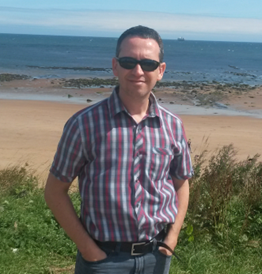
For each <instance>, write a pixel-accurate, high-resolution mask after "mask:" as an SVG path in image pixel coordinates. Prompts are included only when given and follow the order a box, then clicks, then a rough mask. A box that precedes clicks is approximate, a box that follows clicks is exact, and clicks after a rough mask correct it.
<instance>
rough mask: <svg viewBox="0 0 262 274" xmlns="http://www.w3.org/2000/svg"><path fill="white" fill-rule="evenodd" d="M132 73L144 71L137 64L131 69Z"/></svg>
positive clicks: (139, 73)
mask: <svg viewBox="0 0 262 274" xmlns="http://www.w3.org/2000/svg"><path fill="white" fill-rule="evenodd" d="M132 73H133V74H136V75H142V74H144V71H143V70H142V68H141V66H140V65H139V64H137V65H136V66H135V67H134V68H133V70H132Z"/></svg>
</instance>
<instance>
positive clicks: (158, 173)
mask: <svg viewBox="0 0 262 274" xmlns="http://www.w3.org/2000/svg"><path fill="white" fill-rule="evenodd" d="M172 158H173V153H172V150H171V149H169V148H166V147H152V149H151V157H150V171H149V172H150V174H151V178H152V179H153V180H163V179H165V178H166V179H167V178H168V174H169V169H170V163H171V161H172Z"/></svg>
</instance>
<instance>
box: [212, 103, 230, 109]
mask: <svg viewBox="0 0 262 274" xmlns="http://www.w3.org/2000/svg"><path fill="white" fill-rule="evenodd" d="M214 106H216V107H218V108H228V106H227V105H224V104H222V103H219V102H215V103H214Z"/></svg>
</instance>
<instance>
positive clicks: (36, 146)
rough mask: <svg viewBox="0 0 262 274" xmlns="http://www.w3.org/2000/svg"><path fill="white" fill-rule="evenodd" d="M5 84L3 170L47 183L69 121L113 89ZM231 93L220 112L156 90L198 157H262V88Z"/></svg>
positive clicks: (0, 127)
mask: <svg viewBox="0 0 262 274" xmlns="http://www.w3.org/2000/svg"><path fill="white" fill-rule="evenodd" d="M0 84H1V85H0V117H1V119H0V155H1V157H0V168H1V169H3V168H6V167H8V166H13V165H19V166H22V165H25V164H28V165H29V168H30V169H32V170H35V172H36V174H37V175H38V176H39V177H40V178H41V179H42V180H43V181H44V180H45V178H46V176H47V174H48V170H49V167H50V164H51V162H52V159H53V156H54V153H55V150H56V146H57V143H58V141H59V138H60V136H61V132H62V129H63V126H64V124H65V122H66V120H67V119H68V118H69V117H70V116H71V115H72V114H73V113H75V112H76V111H78V110H80V109H82V108H84V107H86V106H88V105H90V104H93V103H95V102H97V101H99V100H102V99H104V98H106V97H108V96H109V95H110V93H111V90H112V89H111V88H86V89H76V88H62V87H61V86H60V85H59V84H58V81H54V80H48V79H42V80H35V81H32V80H19V81H11V82H1V83H0ZM203 92H204V91H203ZM209 93H210V92H209ZM227 93H228V96H226V97H225V98H223V99H221V100H220V101H219V104H223V105H218V106H219V107H216V106H214V105H213V106H210V105H200V106H196V104H194V103H193V100H191V99H190V98H188V100H185V94H182V93H181V92H180V91H179V90H172V92H171V91H170V89H168V88H161V89H157V90H156V92H155V94H156V97H157V98H158V100H159V102H160V103H161V104H163V105H164V106H165V107H166V108H168V109H170V110H171V111H172V112H173V113H176V114H178V115H179V116H180V117H181V118H182V120H183V122H184V125H185V129H186V133H187V137H188V139H189V138H190V139H191V141H192V158H193V157H194V156H195V155H198V154H200V153H201V152H202V151H203V150H204V149H207V150H208V152H209V155H211V154H212V153H215V151H216V150H217V149H218V148H220V147H222V146H224V145H229V144H231V143H232V144H233V145H234V147H235V148H236V150H237V151H238V154H237V156H236V157H237V160H244V159H246V158H247V157H252V156H254V155H255V154H256V153H260V154H262V146H261V143H262V88H261V87H260V88H256V89H252V90H250V91H248V92H245V93H235V92H228V91H227Z"/></svg>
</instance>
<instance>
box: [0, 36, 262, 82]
mask: <svg viewBox="0 0 262 274" xmlns="http://www.w3.org/2000/svg"><path fill="white" fill-rule="evenodd" d="M116 43H117V38H106V37H76V36H48V35H20V34H19V35H18V34H0V73H15V74H23V75H28V76H30V77H33V78H37V79H40V78H50V79H52V78H90V77H98V78H112V77H114V76H113V73H112V70H111V60H112V57H114V56H115V47H116ZM163 43H164V51H165V53H164V61H165V62H166V64H167V69H166V73H165V75H164V78H163V81H177V82H180V81H186V82H190V83H195V82H205V83H212V82H219V83H225V84H226V83H228V84H247V85H250V86H258V85H262V43H251V42H250V43H249V42H215V41H189V40H186V39H185V40H184V41H179V40H166V39H164V40H163Z"/></svg>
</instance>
